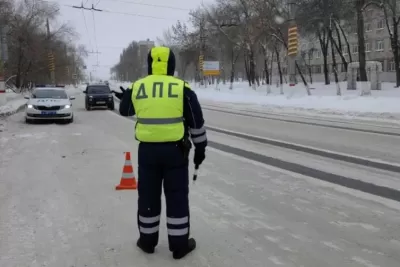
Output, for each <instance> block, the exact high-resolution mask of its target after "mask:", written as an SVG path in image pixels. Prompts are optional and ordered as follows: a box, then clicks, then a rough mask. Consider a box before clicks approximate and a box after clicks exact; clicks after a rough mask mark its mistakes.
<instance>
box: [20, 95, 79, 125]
mask: <svg viewBox="0 0 400 267" xmlns="http://www.w3.org/2000/svg"><path fill="white" fill-rule="evenodd" d="M25 98H26V99H28V102H27V104H26V113H25V121H26V123H32V122H34V121H38V120H58V121H65V122H67V123H71V122H73V120H74V113H73V111H72V103H71V100H74V99H75V97H68V95H67V92H66V91H65V89H64V88H59V87H39V88H35V89H34V90H33V92H32V96H31V97H28V96H26V97H25Z"/></svg>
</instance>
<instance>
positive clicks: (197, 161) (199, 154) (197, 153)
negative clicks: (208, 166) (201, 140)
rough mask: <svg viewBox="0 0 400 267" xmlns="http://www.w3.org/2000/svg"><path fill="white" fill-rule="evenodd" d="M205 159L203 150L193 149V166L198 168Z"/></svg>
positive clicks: (204, 150)
mask: <svg viewBox="0 0 400 267" xmlns="http://www.w3.org/2000/svg"><path fill="white" fill-rule="evenodd" d="M205 158H206V149H205V148H195V149H194V158H193V163H194V165H197V166H200V165H201V164H202V163H203V161H204V160H205Z"/></svg>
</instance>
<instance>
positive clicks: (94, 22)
mask: <svg viewBox="0 0 400 267" xmlns="http://www.w3.org/2000/svg"><path fill="white" fill-rule="evenodd" d="M98 3H100V0H99V1H98V2H97V4H98ZM93 6H94V5H93V4H92V7H93ZM82 11H83V10H82ZM92 18H93V30H94V41H95V44H96V52H99V46H98V43H97V30H96V20H95V18H94V9H92ZM97 64H99V54H97Z"/></svg>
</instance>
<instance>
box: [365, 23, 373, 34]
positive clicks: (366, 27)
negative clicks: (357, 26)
mask: <svg viewBox="0 0 400 267" xmlns="http://www.w3.org/2000/svg"><path fill="white" fill-rule="evenodd" d="M364 30H365V31H366V32H370V31H372V27H371V23H369V22H368V23H365V25H364Z"/></svg>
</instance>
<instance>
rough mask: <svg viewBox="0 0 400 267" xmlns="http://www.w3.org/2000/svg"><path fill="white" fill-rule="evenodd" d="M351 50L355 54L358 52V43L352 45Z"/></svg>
mask: <svg viewBox="0 0 400 267" xmlns="http://www.w3.org/2000/svg"><path fill="white" fill-rule="evenodd" d="M351 52H352V53H353V54H357V53H358V45H357V44H354V45H352V47H351Z"/></svg>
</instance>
